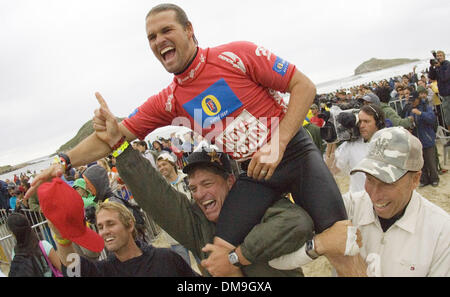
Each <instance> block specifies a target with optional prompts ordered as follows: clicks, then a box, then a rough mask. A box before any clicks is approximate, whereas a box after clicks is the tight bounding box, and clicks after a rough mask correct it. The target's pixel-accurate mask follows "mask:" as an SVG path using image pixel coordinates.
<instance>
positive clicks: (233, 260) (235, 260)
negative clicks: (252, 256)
mask: <svg viewBox="0 0 450 297" xmlns="http://www.w3.org/2000/svg"><path fill="white" fill-rule="evenodd" d="M228 261H230V263H231V264H233V265H234V266H236V267H239V268H241V267H243V266H244V265H242V264H241V263H240V262H239V257H238V255H237V254H236V249H234V250H232V251H231V252H230V253H229V254H228Z"/></svg>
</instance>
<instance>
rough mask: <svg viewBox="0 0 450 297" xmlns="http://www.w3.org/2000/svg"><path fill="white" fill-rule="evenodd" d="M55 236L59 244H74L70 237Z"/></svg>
mask: <svg viewBox="0 0 450 297" xmlns="http://www.w3.org/2000/svg"><path fill="white" fill-rule="evenodd" d="M53 238H54V239H55V241H56V242H57V243H58V244H59V245H62V246H68V245H71V244H72V241H70V240H68V239H64V238H60V237H57V236H56V235H53Z"/></svg>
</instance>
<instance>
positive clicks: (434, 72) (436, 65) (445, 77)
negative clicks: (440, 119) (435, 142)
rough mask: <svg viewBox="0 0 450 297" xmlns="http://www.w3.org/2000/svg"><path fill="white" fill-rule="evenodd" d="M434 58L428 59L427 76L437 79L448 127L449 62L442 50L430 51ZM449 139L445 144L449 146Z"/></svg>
mask: <svg viewBox="0 0 450 297" xmlns="http://www.w3.org/2000/svg"><path fill="white" fill-rule="evenodd" d="M432 53H433V56H434V58H435V59H431V60H430V65H431V67H430V71H429V74H428V77H429V78H430V79H431V80H437V84H438V88H439V96H440V97H441V101H442V109H443V111H444V121H445V125H446V126H447V129H450V63H449V61H447V60H445V53H444V52H443V51H437V52H435V51H432ZM449 145H450V141H449V142H447V144H446V145H445V146H449Z"/></svg>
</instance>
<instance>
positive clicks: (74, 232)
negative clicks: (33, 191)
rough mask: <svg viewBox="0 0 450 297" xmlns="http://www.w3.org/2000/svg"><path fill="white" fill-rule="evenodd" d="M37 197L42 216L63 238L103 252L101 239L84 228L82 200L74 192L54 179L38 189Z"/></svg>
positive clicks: (60, 180)
mask: <svg viewBox="0 0 450 297" xmlns="http://www.w3.org/2000/svg"><path fill="white" fill-rule="evenodd" d="M38 197H39V204H40V206H41V210H42V212H43V213H44V216H45V217H46V218H47V219H48V220H49V221H50V222H52V224H53V225H54V226H55V227H56V228H57V229H58V231H59V233H60V234H61V236H62V237H63V238H67V239H70V240H71V241H73V242H75V243H77V244H78V245H80V246H82V247H84V248H87V249H88V250H90V251H93V252H101V251H102V250H103V247H104V241H103V238H102V237H101V236H100V235H98V234H97V233H96V232H95V231H93V230H92V229H90V228H89V227H87V226H86V223H85V220H84V204H83V200H82V198H81V196H80V195H79V194H78V192H77V191H76V190H74V189H73V188H72V187H70V186H69V185H68V184H66V183H65V182H64V181H63V180H62V179H60V178H59V177H55V178H54V179H53V180H52V182H47V183H43V184H42V185H41V186H40V187H39V189H38Z"/></svg>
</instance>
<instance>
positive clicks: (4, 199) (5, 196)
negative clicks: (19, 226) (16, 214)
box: [0, 180, 9, 209]
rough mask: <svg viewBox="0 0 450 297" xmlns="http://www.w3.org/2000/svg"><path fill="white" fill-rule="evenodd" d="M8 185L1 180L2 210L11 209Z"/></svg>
mask: <svg viewBox="0 0 450 297" xmlns="http://www.w3.org/2000/svg"><path fill="white" fill-rule="evenodd" d="M8 202H9V193H8V184H7V183H6V182H5V181H3V180H0V209H9V203H8Z"/></svg>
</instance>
